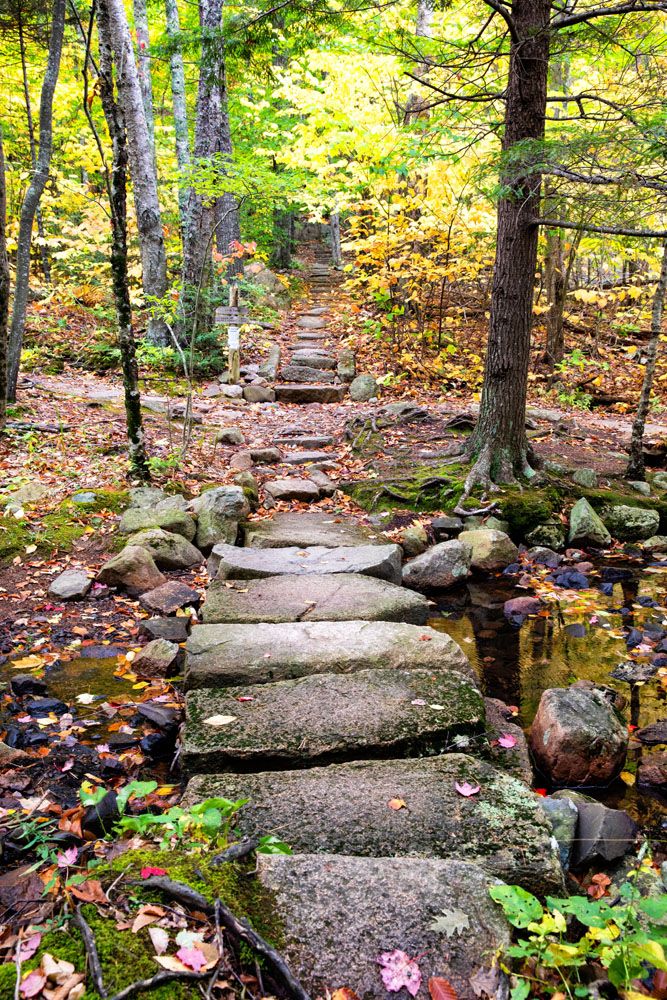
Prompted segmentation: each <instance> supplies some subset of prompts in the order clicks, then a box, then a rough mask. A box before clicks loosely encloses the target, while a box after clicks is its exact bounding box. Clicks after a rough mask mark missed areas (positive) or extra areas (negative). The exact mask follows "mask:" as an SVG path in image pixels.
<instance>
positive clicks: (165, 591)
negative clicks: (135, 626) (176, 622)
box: [139, 549, 201, 615]
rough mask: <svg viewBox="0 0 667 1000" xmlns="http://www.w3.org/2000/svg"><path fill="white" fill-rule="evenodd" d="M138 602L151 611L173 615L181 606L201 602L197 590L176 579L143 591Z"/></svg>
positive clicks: (194, 604) (189, 605)
mask: <svg viewBox="0 0 667 1000" xmlns="http://www.w3.org/2000/svg"><path fill="white" fill-rule="evenodd" d="M143 551H144V550H143V549H142V552H143ZM139 603H140V604H141V605H142V607H144V608H146V610H147V611H150V612H151V613H155V614H160V615H173V614H175V613H176V612H177V611H179V610H180V609H181V608H187V607H192V608H197V607H198V606H199V604H200V603H201V596H200V594H199V592H198V591H196V590H193V589H192V587H188V586H186V585H185V584H184V583H180V581H178V580H168V581H167V582H165V583H163V584H162V585H161V586H159V587H156V588H155V589H154V590H149V591H148V592H147V593H143V594H142V595H141V597H140V598H139Z"/></svg>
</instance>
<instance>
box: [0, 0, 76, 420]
mask: <svg viewBox="0 0 667 1000" xmlns="http://www.w3.org/2000/svg"><path fill="white" fill-rule="evenodd" d="M65 4H66V0H53V14H52V19H51V37H50V39H49V58H48V62H47V65H46V73H45V74H44V82H43V83H42V93H41V97H40V102H39V155H38V157H37V163H36V166H35V170H34V171H33V175H32V180H31V181H30V185H29V186H28V190H27V191H26V194H25V198H24V199H23V204H22V205H21V218H20V221H19V236H18V241H17V246H16V284H15V286H14V308H13V311H12V326H11V330H10V334H9V347H8V375H7V382H8V386H7V398H8V400H9V401H10V402H13V401H14V400H15V399H16V383H17V381H18V376H19V365H20V363H21V348H22V347H23V331H24V329H25V316H26V310H27V308H28V291H29V287H30V244H31V243H32V226H33V222H34V221H35V212H36V211H37V206H38V205H39V199H40V198H41V197H42V192H43V191H44V187H45V185H46V181H47V179H48V176H49V167H50V165H51V151H52V149H53V95H54V92H55V89H56V83H57V82H58V73H59V71H60V55H61V52H62V47H63V35H64V32H65Z"/></svg>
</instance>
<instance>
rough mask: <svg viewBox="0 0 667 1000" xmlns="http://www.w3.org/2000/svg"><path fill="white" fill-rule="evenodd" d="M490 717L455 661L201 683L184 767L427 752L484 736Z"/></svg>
mask: <svg viewBox="0 0 667 1000" xmlns="http://www.w3.org/2000/svg"><path fill="white" fill-rule="evenodd" d="M367 624H368V625H370V624H371V623H367ZM224 627H225V626H221V625H217V626H212V625H209V626H206V625H202V626H200V628H218V629H220V628H224ZM239 627H240V626H239ZM280 627H281V626H276V625H274V626H269V625H267V626H266V628H267V629H268V628H280ZM290 627H291V626H290ZM307 627H309V628H313V627H314V624H312V625H309V626H307ZM406 627H407V626H406ZM246 628H249V629H251V630H253V631H256V628H255V626H246ZM262 631H264V629H262ZM239 699H242V700H239ZM243 699H250V700H243ZM415 702H417V704H415ZM422 702H425V704H422ZM484 718H485V716H484V701H483V699H482V695H481V693H480V691H479V689H478V688H477V685H476V682H475V681H474V680H472V679H471V678H470V677H469V676H466V675H464V674H461V673H459V672H458V671H456V670H440V671H434V670H424V669H415V670H359V671H357V672H356V673H352V674H314V675H310V676H306V677H299V678H297V679H295V680H285V681H276V682H274V683H269V684H254V685H253V684H248V685H243V686H238V687H230V688H225V689H224V690H212V689H210V688H197V689H195V690H194V691H190V692H188V694H187V696H186V721H185V728H184V733H183V740H182V749H181V764H182V766H183V768H184V770H185V772H186V773H187V774H206V773H209V774H210V773H219V772H222V771H234V772H236V773H239V772H246V771H247V772H256V771H266V770H273V769H280V768H286V769H293V768H301V767H312V766H315V765H324V764H328V763H334V762H336V761H341V762H342V761H346V760H368V759H371V758H398V757H409V756H414V757H421V756H425V755H429V756H430V755H434V754H438V753H441V752H443V751H444V750H446V749H447V748H448V747H450V746H451V743H452V740H453V739H454V738H455V737H457V736H479V735H480V734H481V733H482V732H483V730H484ZM211 719H212V720H213V721H212V722H210V721H207V720H211Z"/></svg>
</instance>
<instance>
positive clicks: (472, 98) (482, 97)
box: [404, 70, 505, 104]
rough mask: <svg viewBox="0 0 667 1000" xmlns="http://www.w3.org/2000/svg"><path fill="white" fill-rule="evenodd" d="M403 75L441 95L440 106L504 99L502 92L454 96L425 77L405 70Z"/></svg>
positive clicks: (482, 102)
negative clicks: (453, 102) (445, 103)
mask: <svg viewBox="0 0 667 1000" xmlns="http://www.w3.org/2000/svg"><path fill="white" fill-rule="evenodd" d="M404 75H405V76H408V77H409V78H410V79H411V80H415V81H416V82H417V83H421V84H423V85H424V86H425V87H428V88H429V89H430V90H435V91H436V92H437V93H438V94H442V101H440V102H439V103H441V104H443V103H444V102H445V101H467V102H468V103H472V104H486V103H489V102H491V101H501V100H503V98H504V97H505V92H504V91H498V92H497V93H490V94H455V93H453V92H452V91H449V90H443V89H442V87H438V86H437V85H436V84H435V83H431V81H430V80H429V79H428V78H426V77H420V76H417V75H416V74H415V73H408V72H407V70H406V72H405V74H404Z"/></svg>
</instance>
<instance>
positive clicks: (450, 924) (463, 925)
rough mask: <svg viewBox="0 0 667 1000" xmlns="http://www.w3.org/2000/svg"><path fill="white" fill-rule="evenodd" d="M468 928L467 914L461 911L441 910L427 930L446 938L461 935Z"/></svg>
mask: <svg viewBox="0 0 667 1000" xmlns="http://www.w3.org/2000/svg"><path fill="white" fill-rule="evenodd" d="M469 927H470V920H469V919H468V914H467V913H464V912H463V910H443V911H442V913H441V914H440V915H439V916H437V917H436V918H435V920H434V921H433V922H432V923H431V924H429V929H430V930H432V931H435V932H436V934H446V935H447V937H454V936H455V935H456V934H462V933H463V931H465V930H467V929H468V928H469Z"/></svg>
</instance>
